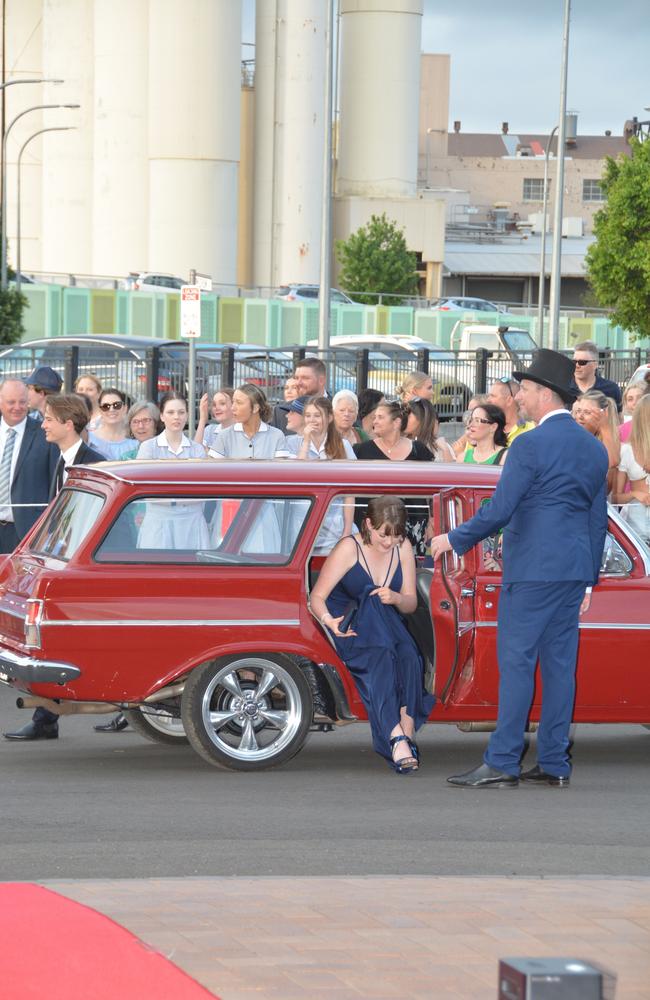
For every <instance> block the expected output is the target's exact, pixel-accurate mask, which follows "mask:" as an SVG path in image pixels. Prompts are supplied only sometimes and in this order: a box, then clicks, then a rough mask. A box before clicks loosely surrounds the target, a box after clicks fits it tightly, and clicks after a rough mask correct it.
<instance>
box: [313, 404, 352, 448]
mask: <svg viewBox="0 0 650 1000" xmlns="http://www.w3.org/2000/svg"><path fill="white" fill-rule="evenodd" d="M308 406H315V407H316V408H317V409H319V410H320V412H321V413H322V414H323V420H324V421H325V426H326V427H327V431H326V434H325V454H326V455H327V457H328V458H347V457H348V456H347V455H346V453H345V446H344V444H343V438H342V437H341V435H340V434H339V432H338V430H337V429H336V424H335V423H334V408H333V407H332V400H331V399H328V397H327V396H310V397H309V399H306V400H305V408H304V410H303V417H304V415H305V412H306V410H307V407H308Z"/></svg>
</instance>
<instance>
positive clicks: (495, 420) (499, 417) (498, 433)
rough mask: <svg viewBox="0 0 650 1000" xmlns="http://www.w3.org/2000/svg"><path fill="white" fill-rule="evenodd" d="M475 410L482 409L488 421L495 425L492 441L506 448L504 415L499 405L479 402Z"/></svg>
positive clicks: (506, 436) (506, 438) (506, 437)
mask: <svg viewBox="0 0 650 1000" xmlns="http://www.w3.org/2000/svg"><path fill="white" fill-rule="evenodd" d="M476 410H484V411H485V415H486V417H487V418H488V420H489V421H490V423H492V424H496V425H497V429H496V430H495V432H494V443H495V444H498V445H499V447H500V448H507V447H508V435H507V434H506V415H505V413H504V412H503V410H502V409H501V407H500V406H495V405H494V403H481V404H480V406H477V407H476ZM476 410H475V411H474V412H476Z"/></svg>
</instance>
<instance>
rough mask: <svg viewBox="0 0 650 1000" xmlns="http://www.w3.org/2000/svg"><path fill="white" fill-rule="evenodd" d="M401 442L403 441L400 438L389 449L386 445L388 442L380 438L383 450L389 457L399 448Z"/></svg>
mask: <svg viewBox="0 0 650 1000" xmlns="http://www.w3.org/2000/svg"><path fill="white" fill-rule="evenodd" d="M401 440H402V438H401V437H398V439H397V441H395V442H393V444H392V445H391V446H390V448H389V447H388V445H387V444H386V442H385V441H384V439H383V438H380V441H381V450H382V451H385V452H386V454H387V455H390V454H392V452H393V451H394V450H395V448H397V446H398V444H399V443H400V441H401Z"/></svg>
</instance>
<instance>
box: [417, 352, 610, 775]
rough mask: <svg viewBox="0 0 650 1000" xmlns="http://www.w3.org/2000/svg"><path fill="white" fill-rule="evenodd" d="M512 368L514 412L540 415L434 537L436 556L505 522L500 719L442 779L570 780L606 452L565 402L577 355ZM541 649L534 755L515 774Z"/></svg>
mask: <svg viewBox="0 0 650 1000" xmlns="http://www.w3.org/2000/svg"><path fill="white" fill-rule="evenodd" d="M514 377H515V378H516V379H518V380H520V381H521V384H520V388H519V393H518V397H517V398H518V401H519V405H520V411H521V414H522V416H523V417H524V419H526V420H534V421H535V422H536V424H537V427H536V428H535V429H534V430H531V431H528V433H527V434H520V435H519V437H517V438H516V439H515V440H514V441H513V444H512V447H511V448H510V449H509V451H508V458H507V461H506V463H505V465H504V468H503V472H502V474H501V479H500V481H499V484H498V486H497V488H496V490H495V492H494V496H493V497H492V499H491V501H490V502H489V503H488V504H486V505H485V506H483V507H482V508H481V509H480V510H479V512H478V513H477V514H475V516H474V517H473V518H471V519H470V520H469V521H467V522H466V523H465V524H462V525H460V526H459V527H458V528H456V529H454V530H453V531H450V532H449V534H448V535H438V536H437V537H436V538H434V539H433V541H432V544H431V549H432V555H433V557H434V559H435V558H436V557H437V556H439V555H440V554H441V553H442V552H446V551H449V550H450V549H452V548H453V550H454V552H456V553H458V554H459V555H462V554H463V553H464V552H467V551H468V550H469V549H471V548H472V547H473V546H474V545H476V544H477V542H479V541H481V540H482V539H483V538H487V537H488V536H489V535H493V534H494V533H495V532H497V531H499V530H500V529H501V528H503V584H502V587H501V594H500V597H499V620H498V637H497V652H498V657H499V711H498V719H497V726H496V729H495V731H494V733H493V734H492V736H491V737H490V741H489V744H488V747H487V750H486V752H485V756H484V758H483V761H484V762H483V764H482V765H480V766H479V767H476V768H474V769H473V770H472V771H468V772H467V773H466V774H459V775H454V776H453V777H451V778H448V779H447V780H448V781H449V783H450V784H452V785H460V786H463V787H470V788H482V787H490V786H492V787H501V788H503V787H513V786H515V785H517V784H518V783H519V778H520V776H521V778H522V780H526V781H531V782H536V783H538V784H547V785H554V786H556V787H562V786H566V785H568V783H569V775H570V773H571V766H570V762H569V756H568V746H569V727H570V724H571V715H572V712H573V702H574V697H575V669H576V659H577V654H578V627H579V615H580V614H582V613H584V612H585V611H586V610H587V609H588V608H589V604H590V601H591V587H592V586H593V585H594V584H595V583H596V582H597V580H598V573H599V570H600V563H601V559H602V553H603V547H604V544H605V535H606V531H607V501H606V480H607V466H608V464H609V463H608V459H607V452H606V451H605V448H604V447H603V445H602V444H601V443H600V441H598V440H597V439H596V438H595V437H593V436H592V435H591V434H588V433H587V432H586V431H584V430H583V428H582V427H580V426H579V425H578V424H577V423H576V422H575V421H574V420H573V418H572V417H571V414H570V413H568V412H567V411H566V409H565V404H567V403H569V402H571V400H572V398H573V396H572V390H571V381H572V378H573V362H572V361H571V360H570V359H569V358H566V357H565V356H564V355H561V354H558V353H557V352H555V351H548V350H539V351H537V352H536V354H535V356H534V358H533V362H532V364H531V367H530V368H529V369H528V370H527V371H521V372H515V373H514ZM538 659H539V664H540V670H541V676H542V686H543V703H542V712H541V718H540V724H539V732H538V738H537V760H538V763H537V765H536V766H535V767H533V768H531V769H530V770H528V771H525V772H524V773H523V774H521V775H520V761H521V757H522V754H523V749H524V734H525V729H526V723H527V719H528V713H529V712H530V706H531V703H532V700H533V693H534V682H535V671H536V667H537V661H538Z"/></svg>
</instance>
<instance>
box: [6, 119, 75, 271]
mask: <svg viewBox="0 0 650 1000" xmlns="http://www.w3.org/2000/svg"><path fill="white" fill-rule="evenodd" d="M78 107H80V105H79V104H35V105H34V106H33V107H31V108H25V110H24V111H21V112H20V114H18V115H16V117H15V118H13V119H12V120H11V121H10V122H9V125H8V126H7V128H6V129H5V131H4V135H3V136H2V162H3V163H4V164H5V166H6V160H7V136H8V135H9V133H10V132H11V130H12V128H13V127H14V125H15V124H16V122H17V121H18V120H19V119H20V118H22V117H23V116H24V115H28V114H29V113H30V112H31V111H45V110H46V109H47V108H78ZM1 252H2V273H1V278H0V288H2V290H3V291H4V290H5V288H6V287H7V171H6V169H5V170H4V171H3V174H2V249H1Z"/></svg>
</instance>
